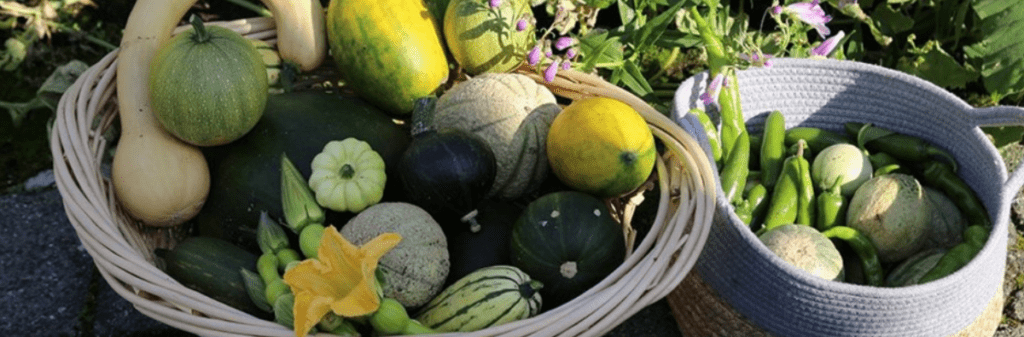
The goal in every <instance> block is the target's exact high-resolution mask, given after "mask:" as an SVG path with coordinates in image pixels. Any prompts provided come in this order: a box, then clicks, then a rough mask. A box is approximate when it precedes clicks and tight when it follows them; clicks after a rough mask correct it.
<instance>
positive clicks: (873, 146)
mask: <svg viewBox="0 0 1024 337" xmlns="http://www.w3.org/2000/svg"><path fill="white" fill-rule="evenodd" d="M845 127H846V132H847V133H848V134H850V135H851V136H853V137H857V139H858V143H860V142H863V144H861V145H862V146H863V147H864V148H866V149H868V150H870V151H872V152H885V153H888V154H889V155H891V156H893V157H895V158H896V159H899V160H903V161H905V162H910V163H918V162H924V161H927V160H929V159H931V158H932V157H935V158H938V159H940V160H942V161H943V162H945V163H947V164H949V165H951V166H952V168H953V170H954V171H956V160H955V159H953V155H951V154H949V152H946V151H945V150H943V149H940V148H938V147H936V146H934V145H932V144H931V143H928V142H927V141H925V140H923V139H921V138H917V137H914V136H911V135H905V134H901V133H896V132H893V131H890V130H887V129H884V128H880V127H877V126H872V125H870V124H864V123H854V122H849V123H846V124H845Z"/></svg>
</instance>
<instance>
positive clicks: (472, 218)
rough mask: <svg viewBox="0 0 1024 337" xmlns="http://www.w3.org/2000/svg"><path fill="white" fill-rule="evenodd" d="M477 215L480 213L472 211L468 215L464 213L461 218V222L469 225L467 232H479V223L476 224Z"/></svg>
mask: <svg viewBox="0 0 1024 337" xmlns="http://www.w3.org/2000/svg"><path fill="white" fill-rule="evenodd" d="M477 214H480V212H478V211H477V210H475V209H474V210H472V211H470V212H469V213H466V215H463V216H462V222H468V223H469V231H470V232H472V233H477V232H479V231H480V223H479V222H476V216H477Z"/></svg>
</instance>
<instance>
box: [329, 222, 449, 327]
mask: <svg viewBox="0 0 1024 337" xmlns="http://www.w3.org/2000/svg"><path fill="white" fill-rule="evenodd" d="M382 233H398V235H401V236H402V241H401V242H399V243H398V245H397V246H395V248H392V249H391V251H389V252H388V253H387V254H384V256H383V257H381V259H380V262H379V264H378V265H377V268H378V270H380V271H381V272H383V274H384V282H383V283H384V284H383V285H382V290H383V291H384V297H389V298H393V299H395V300H397V301H398V302H399V303H402V305H404V306H405V307H407V308H414V307H419V306H421V305H424V304H426V303H427V302H429V301H430V299H432V298H433V297H434V296H435V295H437V294H438V293H439V292H441V290H442V287H443V286H444V282H445V279H446V278H447V277H448V271H449V268H450V266H451V264H450V262H449V260H448V240H447V238H446V237H445V235H444V231H443V230H441V225H439V224H438V223H437V221H434V218H432V217H431V216H430V214H429V213H427V211H425V210H423V209H422V208H420V207H418V206H416V205H413V204H409V203H404V202H384V203H379V204H376V205H373V206H370V207H368V208H366V209H364V210H363V211H362V212H359V214H357V215H356V216H355V217H353V218H352V219H351V220H349V221H348V223H347V224H345V226H344V227H342V228H341V235H342V236H344V237H345V239H347V240H349V241H350V242H352V244H355V245H357V246H358V245H363V244H364V243H366V242H369V241H370V240H372V239H373V238H375V237H377V236H378V235H380V234H382Z"/></svg>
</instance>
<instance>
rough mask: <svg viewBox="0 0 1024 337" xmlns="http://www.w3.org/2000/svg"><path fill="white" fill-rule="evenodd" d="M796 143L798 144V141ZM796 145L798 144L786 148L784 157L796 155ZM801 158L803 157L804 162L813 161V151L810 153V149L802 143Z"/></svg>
mask: <svg viewBox="0 0 1024 337" xmlns="http://www.w3.org/2000/svg"><path fill="white" fill-rule="evenodd" d="M797 142H798V143H799V141H797ZM797 145H798V144H793V145H790V146H789V147H788V148H786V155H787V156H792V155H795V154H796V153H797V150H799V146H797ZM801 157H803V158H804V160H806V161H812V160H814V151H812V150H811V148H810V147H808V146H806V143H804V149H803V155H802V156H801Z"/></svg>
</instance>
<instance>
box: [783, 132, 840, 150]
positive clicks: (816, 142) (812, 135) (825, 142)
mask: <svg viewBox="0 0 1024 337" xmlns="http://www.w3.org/2000/svg"><path fill="white" fill-rule="evenodd" d="M800 139H803V140H804V141H805V142H807V147H808V148H810V149H811V151H813V152H815V153H818V152H821V150H823V149H825V148H826V147H829V146H832V145H835V144H840V143H847V144H849V143H850V139H849V138H846V136H844V135H842V134H839V133H835V132H832V131H828V130H823V129H819V128H812V127H806V126H797V127H792V128H789V129H787V130H786V146H794V145H796V141H797V140H800Z"/></svg>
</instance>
